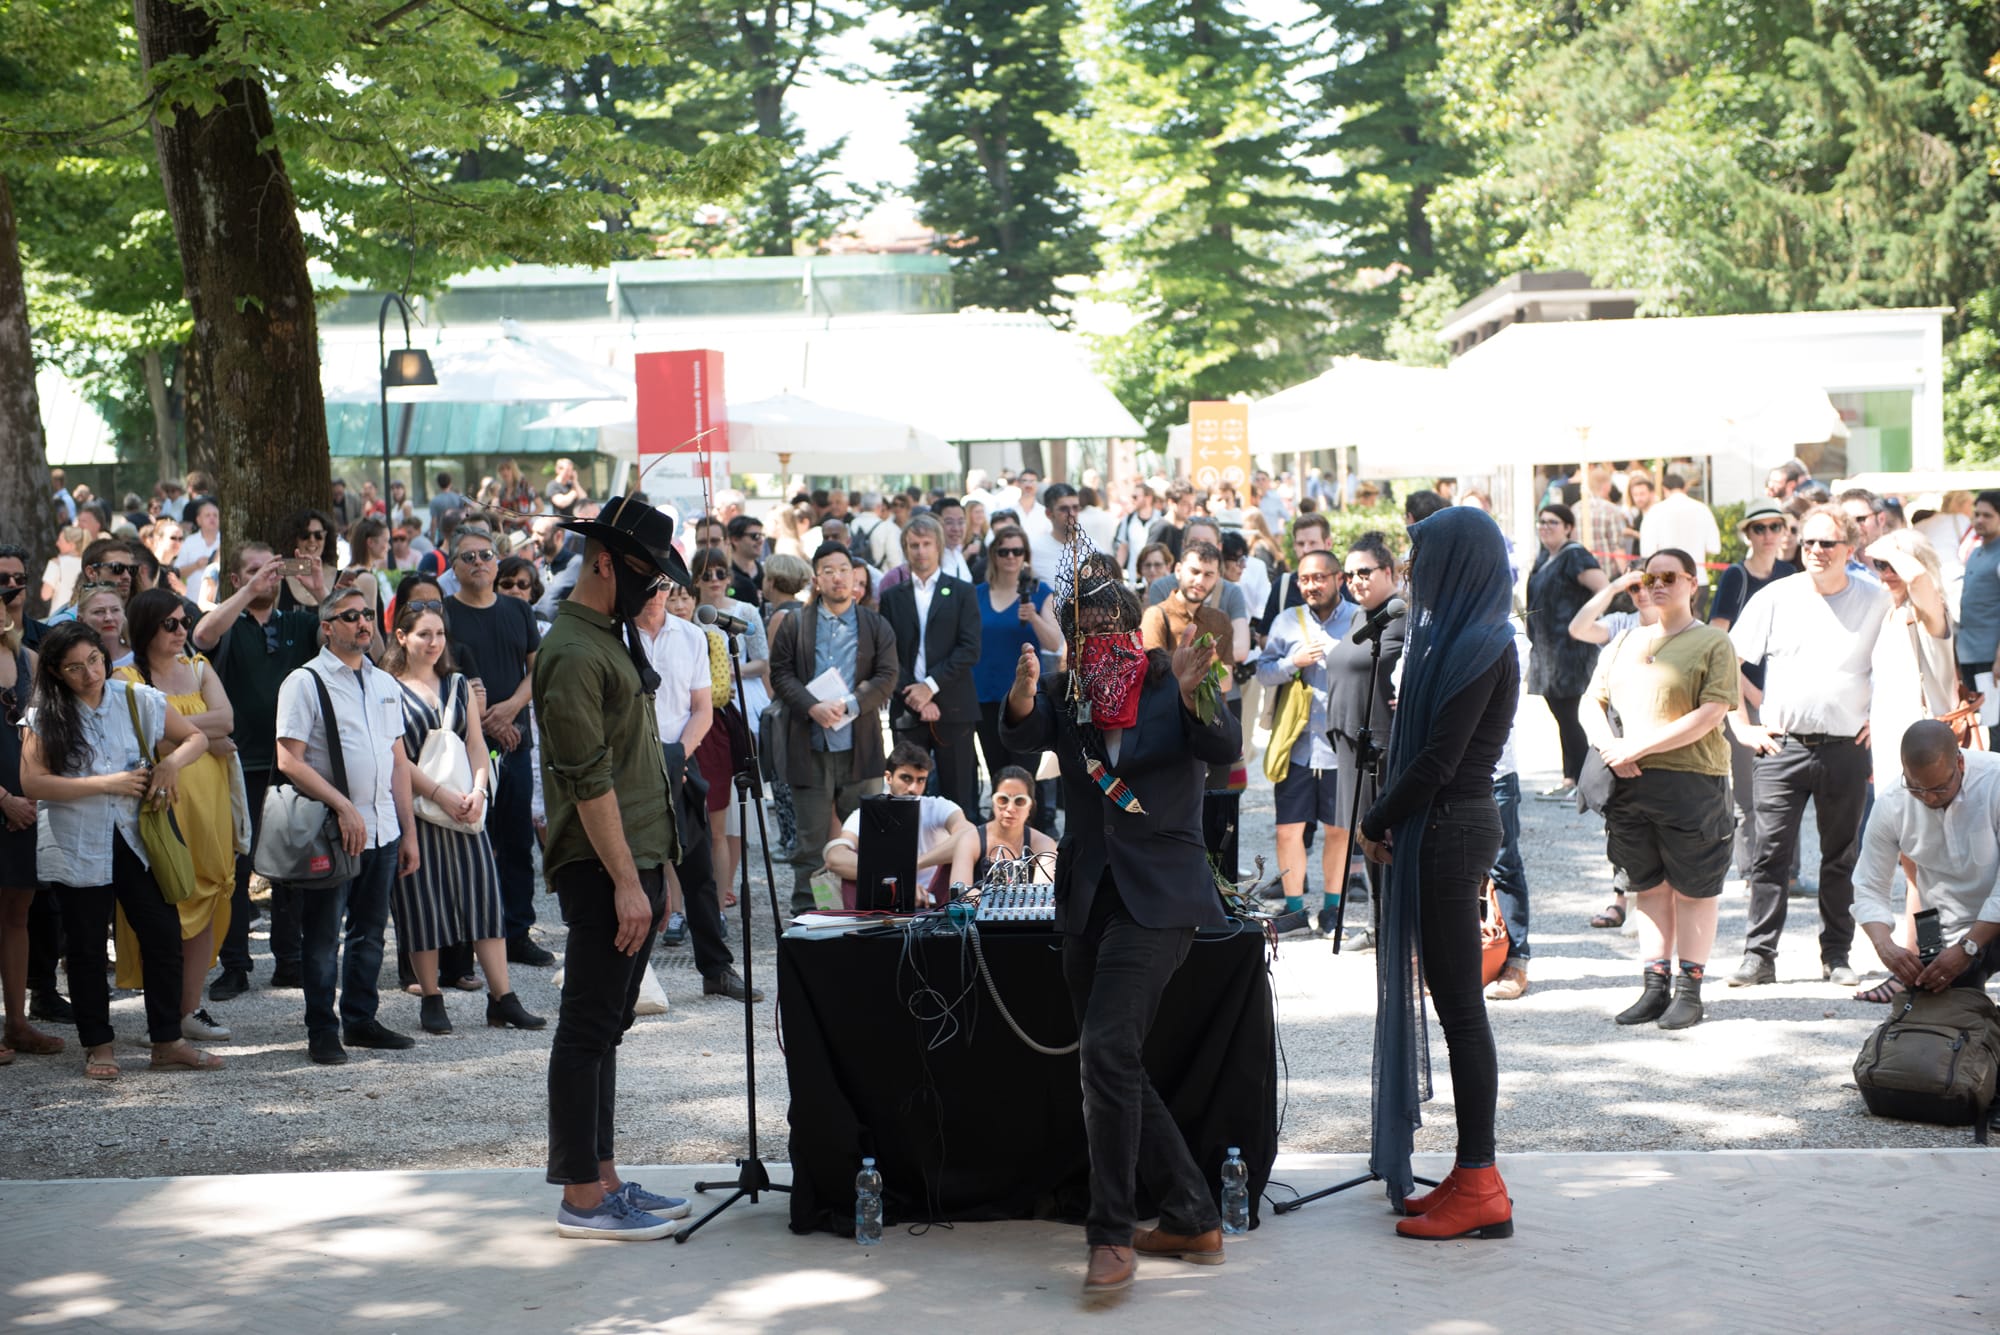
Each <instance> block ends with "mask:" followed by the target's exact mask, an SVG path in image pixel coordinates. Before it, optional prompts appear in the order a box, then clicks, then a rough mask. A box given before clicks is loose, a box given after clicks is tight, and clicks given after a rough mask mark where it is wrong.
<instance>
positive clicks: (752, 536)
mask: <svg viewBox="0 0 2000 1335" xmlns="http://www.w3.org/2000/svg"><path fill="white" fill-rule="evenodd" d="M743 536H744V538H745V539H747V540H749V541H751V542H762V541H763V540H764V530H762V529H758V530H757V531H756V532H754V533H745V534H744V535H743Z"/></svg>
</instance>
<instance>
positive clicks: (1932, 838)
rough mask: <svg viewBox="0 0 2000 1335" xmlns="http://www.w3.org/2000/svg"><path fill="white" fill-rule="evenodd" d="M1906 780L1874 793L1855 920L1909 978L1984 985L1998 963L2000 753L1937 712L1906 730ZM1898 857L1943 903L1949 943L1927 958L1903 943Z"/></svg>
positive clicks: (1916, 983) (1923, 889)
mask: <svg viewBox="0 0 2000 1335" xmlns="http://www.w3.org/2000/svg"><path fill="white" fill-rule="evenodd" d="M1902 761H1903V781H1902V782H1901V783H1900V784H1897V785H1895V786H1893V787H1886V788H1884V789H1883V790H1882V791H1880V792H1878V793H1877V794H1876V796H1875V810H1874V811H1873V812H1872V813H1871V814H1870V815H1869V817H1868V832H1867V834H1866V836H1865V837H1864V838H1863V839H1862V845H1861V860H1860V861H1859V862H1858V863H1857V864H1856V865H1855V868H1854V921H1855V922H1856V923H1857V924H1859V925H1860V927H1861V929H1862V930H1863V931H1865V932H1867V933H1868V939H1869V940H1870V941H1873V942H1874V943H1875V953H1876V955H1877V956H1879V957H1880V958H1881V960H1882V963H1883V965H1884V966H1885V967H1886V968H1887V969H1888V970H1889V972H1890V973H1891V974H1892V975H1893V976H1894V977H1895V978H1896V980H1897V981H1898V982H1901V983H1902V984H1903V985H1904V986H1905V987H1920V988H1923V989H1925V990H1926V991H1930V992H1942V991H1944V990H1945V989H1946V988H1948V987H1984V986H1985V985H1986V980H1987V979H1989V978H1991V977H1992V976H1993V974H1994V973H1995V972H2000V945H1996V944H1995V943H1996V942H1997V941H2000V884H1996V883H2000V755H1995V754H1993V753H1992V752H1989V751H1961V750H1960V749H1959V747H1958V739H1957V738H1956V737H1954V736H1953V735H1952V731H1951V729H1950V728H1949V727H1947V726H1945V725H1944V724H1942V723H1939V722H1937V721H1936V720H1935V719H1924V720H1922V721H1920V722H1917V723H1913V724H1911V725H1910V730H1909V731H1908V732H1906V733H1904V734H1903V746H1902ZM1898 856H1901V857H1906V858H1908V859H1909V860H1910V861H1911V862H1912V863H1913V864H1914V865H1915V866H1916V887H1917V897H1918V899H1919V900H1920V901H1921V902H1922V903H1923V906H1924V907H1925V908H1931V909H1936V910H1937V911H1938V922H1939V925H1940V926H1941V927H1942V928H1943V929H1944V943H1945V944H1944V949H1943V950H1942V951H1940V952H1939V953H1938V956H1937V958H1936V959H1934V960H1932V961H1930V962H1929V963H1928V964H1926V963H1925V962H1924V961H1923V960H1922V959H1920V958H1918V956H1917V954H1916V952H1915V951H1913V950H1910V949H1907V948H1906V947H1904V946H1902V945H1900V944H1898V943H1897V941H1896V939H1895V937H1894V934H1893V933H1894V929H1895V924H1896V918H1897V908H1898V906H1897V905H1896V904H1895V903H1894V902H1893V901H1892V900H1891V898H1890V895H1889V889H1890V885H1891V883H1892V882H1893V880H1894V878H1895V874H1896V861H1897V858H1898Z"/></svg>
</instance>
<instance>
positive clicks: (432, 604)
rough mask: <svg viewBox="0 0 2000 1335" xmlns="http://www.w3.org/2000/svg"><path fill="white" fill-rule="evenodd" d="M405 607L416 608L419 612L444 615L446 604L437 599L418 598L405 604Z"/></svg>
mask: <svg viewBox="0 0 2000 1335" xmlns="http://www.w3.org/2000/svg"><path fill="white" fill-rule="evenodd" d="M403 606H405V607H411V608H415V609H416V610H417V611H419V612H438V613H442V612H443V611H444V603H443V602H442V601H440V600H439V599H436V598H416V599H412V600H411V601H410V602H407V603H404V604H403Z"/></svg>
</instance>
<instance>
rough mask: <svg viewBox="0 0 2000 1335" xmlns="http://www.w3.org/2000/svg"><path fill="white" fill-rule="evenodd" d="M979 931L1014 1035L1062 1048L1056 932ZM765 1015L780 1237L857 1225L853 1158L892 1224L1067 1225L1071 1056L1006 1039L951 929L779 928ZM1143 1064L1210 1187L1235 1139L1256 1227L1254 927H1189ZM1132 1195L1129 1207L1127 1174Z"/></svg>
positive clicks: (1258, 1020)
mask: <svg viewBox="0 0 2000 1335" xmlns="http://www.w3.org/2000/svg"><path fill="white" fill-rule="evenodd" d="M979 940H980V944H981V946H982V947H983V949H984V951H985V956H986V963H987V967H988V968H989V969H990V970H991V972H992V975H993V981H994V984H995V986H996V987H997V988H998V989H999V993H1000V996H1001V998H1002V999H1003V1000H1005V1002H1006V1003H1007V1009H1008V1011H1009V1012H1011V1013H1012V1015H1013V1016H1014V1018H1015V1020H1016V1021H1018V1022H1019V1023H1020V1025H1021V1027H1022V1028H1023V1029H1024V1030H1026V1031H1027V1033H1028V1034H1029V1036H1030V1037H1032V1038H1034V1039H1035V1040H1036V1041H1037V1042H1039V1043H1041V1044H1044V1045H1045V1046H1048V1047H1056V1048H1059V1047H1067V1046H1069V1045H1070V1044H1071V1043H1073V1042H1074V1041H1075V1039H1076V1020H1075V1017H1074V1016H1073V1015H1072V1014H1071V1012H1070V1002H1069V993H1068V991H1067V989H1066V988H1065V986H1064V983H1063V975H1062V938H1061V936H1060V935H1059V934H1058V933H1056V932H1054V931H1053V930H1048V929H1044V928H1041V927H1039V926H1033V927H1031V926H1011V927H987V928H983V929H981V930H980V933H979ZM927 989H929V990H928V991H927ZM947 1007H949V1014H948V1016H946V1015H945V1012H946V1010H947ZM778 1012H779V1016H780V1019H781V1021H782V1023H783V1026H784V1045H785V1069H786V1072H787V1074H788V1076H789V1077H790V1081H791V1095H792V1104H791V1112H790V1120H791V1128H792V1132H791V1163H792V1231H793V1232H795V1233H810V1232H813V1231H815V1230H820V1229H825V1230H828V1231H830V1232H835V1233H843V1234H851V1233H852V1232H853V1229H854V1175H855V1173H856V1172H857V1171H858V1169H859V1167H860V1163H861V1158H862V1156H863V1155H873V1156H874V1158H875V1162H876V1166H877V1167H878V1168H879V1169H880V1170H881V1173H882V1183H883V1206H884V1211H885V1215H886V1220H887V1222H888V1223H890V1224H892V1225H893V1224H911V1223H921V1222H926V1221H930V1222H942V1221H945V1220H988V1219H1057V1220H1064V1221H1068V1222H1073V1223H1081V1222H1082V1221H1083V1217H1084V1213H1085V1211H1086V1210H1087V1208H1088V1206H1089V1200H1090V1171H1089V1152H1088V1150H1087V1148H1086V1145H1085V1141H1084V1134H1083V1097H1082V1093H1081V1089H1080V1086H1079V1084H1078V1077H1077V1058H1076V1054H1075V1053H1074V1052H1070V1053H1068V1054H1066V1055H1064V1056H1060V1057H1051V1056H1045V1055H1043V1054H1041V1053H1038V1052H1035V1051H1034V1050H1032V1049H1031V1048H1029V1047H1028V1046H1027V1045H1026V1044H1024V1043H1023V1042H1022V1041H1021V1040H1020V1039H1019V1038H1018V1037H1017V1036H1016V1035H1015V1033H1014V1031H1013V1030H1012V1029H1011V1028H1010V1027H1009V1026H1008V1024H1007V1021H1006V1019H1005V1018H1003V1017H1002V1015H1001V1014H1000V1011H999V1009H998V1007H996V1006H995V1005H994V1003H993V998H992V996H991V994H989V993H988V991H987V989H986V985H985V983H984V982H982V981H981V980H980V978H979V976H978V970H977V965H976V963H975V961H974V959H973V953H972V948H971V945H970V943H969V942H967V941H966V940H965V939H964V937H963V936H962V935H960V934H958V932H957V931H956V930H955V929H943V928H941V927H939V928H933V929H932V930H930V931H926V932H917V933H913V934H908V935H907V937H906V934H905V933H903V932H900V931H898V932H895V933H894V934H890V935H876V934H872V933H870V934H863V935H856V934H849V935H846V936H838V937H824V938H817V939H813V938H804V937H796V936H788V937H786V938H784V939H783V940H782V941H780V942H779V945H778ZM919 1016H923V1017H926V1018H919ZM940 1017H943V1018H940ZM1146 1068H1147V1070H1148V1071H1149V1072H1150V1073H1151V1075H1152V1078H1153V1084H1154V1086H1155V1087H1156V1088H1157V1089H1158V1090H1159V1092H1160V1097H1161V1098H1162V1099H1164V1100H1165V1101H1166V1104H1167V1107H1168V1109H1169V1110H1170V1111H1171V1112H1172V1113H1173V1115H1174V1120H1175V1121H1176V1122H1178V1123H1179V1124H1180V1128H1181V1133H1182V1134H1183V1135H1184V1136H1186V1137H1187V1141H1188V1145H1189V1147H1190V1148H1191V1149H1192V1150H1193V1152H1194V1157H1195V1161H1196V1162H1197V1163H1199V1164H1200V1165H1201V1167H1202V1170H1203V1172H1204V1173H1205V1174H1206V1175H1207V1177H1208V1180H1209V1183H1210V1184H1211V1189H1212V1190H1215V1191H1217V1192H1218V1193H1219V1191H1220V1169H1221V1166H1222V1161H1223V1158H1224V1157H1225V1156H1226V1155H1227V1153H1228V1147H1229V1146H1232V1145H1234V1146H1237V1147H1239V1148H1240V1149H1241V1150H1242V1152H1243V1159H1244V1162H1245V1163H1247V1164H1248V1165H1249V1168H1250V1212H1251V1221H1252V1224H1253V1226H1254V1225H1255V1223H1256V1222H1257V1220H1258V1212H1259V1206H1260V1204H1261V1198H1262V1195H1263V1191H1264V1185H1265V1183H1266V1182H1267V1181H1268V1180H1269V1179H1270V1175H1271V1163H1272V1160H1273V1159H1274V1158H1275V1157H1276V1155H1277V1150H1278V1112H1277V1108H1278V1089H1277V1029H1276V1025H1275V1022H1274V1019H1273V1014H1272V1004H1271V986H1270V973H1269V969H1268V967H1267V962H1266V955H1265V943H1264V938H1263V936H1262V934H1261V933H1260V932H1258V931H1255V930H1253V929H1247V928H1246V929H1243V930H1240V931H1239V930H1235V929H1229V930H1226V931H1216V932H1209V931H1204V932H1202V933H1201V934H1200V935H1199V936H1197V938H1196V940H1195V943H1194V945H1193V946H1192V947H1191V948H1190V949H1189V951H1188V957H1187V962H1186V963H1185V964H1183V965H1182V966H1181V968H1180V971H1179V972H1178V973H1177V974H1175V975H1174V979H1173V982H1172V983H1171V984H1170V985H1169V986H1168V988H1167V991H1166V995H1165V996H1164V998H1163V999H1162V1000H1161V1004H1160V1012H1159V1016H1158V1019H1157V1021H1156V1022H1155V1024H1154V1026H1153V1032H1152V1036H1151V1038H1149V1039H1148V1040H1147V1043H1146ZM1139 1201H1140V1213H1141V1216H1142V1217H1145V1216H1146V1215H1147V1214H1148V1213H1149V1212H1150V1208H1151V1206H1150V1202H1149V1201H1148V1199H1147V1196H1146V1190H1145V1184H1144V1183H1143V1182H1141V1183H1140V1184H1139Z"/></svg>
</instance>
